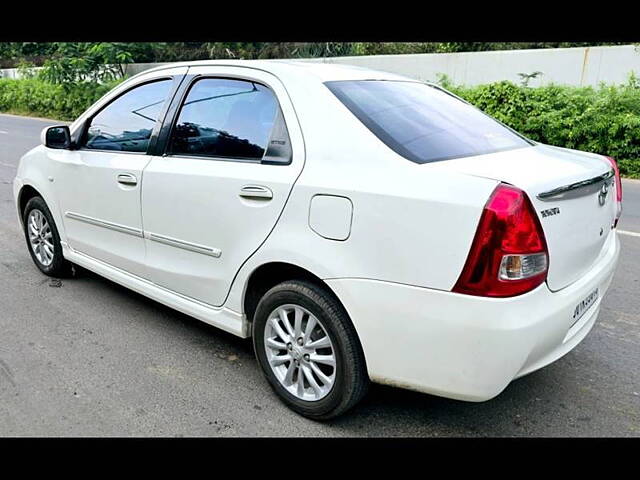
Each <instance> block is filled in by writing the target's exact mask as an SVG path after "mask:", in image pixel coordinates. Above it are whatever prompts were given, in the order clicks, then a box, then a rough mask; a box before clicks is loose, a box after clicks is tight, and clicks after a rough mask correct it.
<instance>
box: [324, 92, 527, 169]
mask: <svg viewBox="0 0 640 480" xmlns="http://www.w3.org/2000/svg"><path fill="white" fill-rule="evenodd" d="M325 85H326V86H327V87H328V88H329V90H330V91H331V92H332V93H333V94H334V95H335V96H336V97H337V98H338V99H339V100H340V101H341V102H342V103H343V104H344V105H345V106H346V107H347V108H348V109H349V110H350V111H351V112H352V113H353V114H354V115H355V116H356V117H357V118H358V119H359V120H360V121H361V122H362V123H363V124H364V125H365V126H366V127H367V128H368V129H369V130H371V132H372V133H373V134H375V135H376V136H377V137H378V138H379V139H380V140H381V141H383V142H384V143H385V144H386V145H387V146H388V147H390V148H391V149H393V150H394V151H395V152H396V153H398V154H399V155H402V156H403V157H405V158H407V159H409V160H411V161H412V162H416V163H428V162H436V161H440V160H447V159H451V158H460V157H470V156H474V155H482V154H486V153H492V152H497V151H502V150H510V149H515V148H522V147H526V146H529V145H531V143H530V142H529V141H528V140H526V139H525V138H524V137H522V136H520V135H519V134H517V133H515V132H514V131H512V130H511V129H509V128H507V127H505V126H504V125H502V124H501V123H499V122H498V121H496V120H494V119H492V118H491V117H489V116H488V115H486V114H484V113H482V112H481V111H480V110H478V109H477V108H475V107H473V106H471V105H469V104H468V103H466V102H463V101H462V100H460V99H458V98H456V97H455V96H453V95H451V94H449V93H447V92H445V91H443V90H441V89H439V88H436V87H433V86H430V85H428V84H424V83H420V82H412V81H387V80H357V81H334V82H326V83H325Z"/></svg>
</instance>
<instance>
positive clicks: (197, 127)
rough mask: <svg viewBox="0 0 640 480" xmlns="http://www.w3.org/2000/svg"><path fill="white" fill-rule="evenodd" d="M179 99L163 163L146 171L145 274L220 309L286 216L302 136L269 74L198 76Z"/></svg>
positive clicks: (192, 75)
mask: <svg viewBox="0 0 640 480" xmlns="http://www.w3.org/2000/svg"><path fill="white" fill-rule="evenodd" d="M181 90H182V92H181V93H179V94H177V95H176V98H178V97H179V98H180V100H179V102H178V103H176V104H175V106H172V108H175V112H174V113H173V114H171V113H170V114H168V115H167V120H166V122H170V123H169V125H170V128H167V138H166V150H165V154H164V155H162V156H154V157H153V158H152V160H151V162H150V163H149V165H148V166H147V167H146V168H145V170H144V184H143V191H142V211H143V216H144V230H145V242H146V254H147V257H146V258H147V268H148V269H149V275H150V279H151V280H152V281H153V282H154V283H156V284H158V285H161V286H163V287H165V288H168V289H170V290H172V291H174V292H177V293H180V294H182V295H185V296H187V297H189V298H191V299H195V300H198V301H201V302H204V303H206V304H209V305H213V306H219V305H222V304H223V303H224V301H225V298H226V296H227V293H228V291H229V289H230V287H231V283H232V281H233V279H234V276H235V274H236V273H237V271H238V270H239V268H240V267H241V266H242V264H243V263H244V262H245V260H246V259H247V258H248V257H249V256H250V255H251V254H252V253H253V252H255V251H256V250H257V249H258V247H259V246H260V245H261V244H262V242H263V241H264V240H265V239H266V238H267V236H268V235H269V233H270V232H271V230H272V229H273V227H274V226H275V224H276V222H277V220H278V218H279V216H280V214H281V212H282V210H283V208H284V206H285V203H286V201H287V198H288V196H289V193H290V191H291V188H292V187H293V184H294V182H295V180H296V178H297V177H298V175H299V174H300V171H301V170H302V165H303V162H304V147H303V143H302V135H301V133H300V129H299V126H298V122H297V119H296V117H295V112H294V110H293V107H292V105H291V103H290V100H289V97H288V95H287V94H286V91H285V89H284V86H283V85H282V83H281V82H280V81H279V80H278V79H277V78H276V77H274V76H273V75H271V74H269V73H267V72H264V71H261V70H255V69H248V68H238V67H221V66H218V67H213V66H211V67H204V66H203V67H195V68H194V67H192V68H191V69H190V70H189V76H188V77H187V79H185V82H184V84H183V87H181ZM170 112H171V111H170ZM170 117H171V118H170ZM165 125H166V124H165ZM163 130H164V128H163Z"/></svg>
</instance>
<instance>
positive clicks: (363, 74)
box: [136, 60, 416, 82]
mask: <svg viewBox="0 0 640 480" xmlns="http://www.w3.org/2000/svg"><path fill="white" fill-rule="evenodd" d="M204 66H229V67H245V68H255V69H258V70H263V71H266V72H269V73H272V74H273V75H275V76H277V77H279V78H280V79H281V80H282V79H285V78H287V77H288V76H295V77H299V76H306V77H309V79H314V80H316V81H319V82H327V81H337V80H403V81H407V80H408V81H416V80H415V79H412V78H409V77H404V76H402V75H397V74H395V73H390V72H383V71H379V70H372V69H369V68H364V67H358V66H355V65H344V64H336V63H328V62H324V61H316V60H313V61H311V60H198V61H191V62H178V63H169V64H164V65H162V66H159V67H156V68H152V69H150V70H145V71H144V72H141V74H142V73H150V72H154V71H160V70H164V69H166V68H173V67H204ZM139 75H140V74H139ZM136 76H137V75H136Z"/></svg>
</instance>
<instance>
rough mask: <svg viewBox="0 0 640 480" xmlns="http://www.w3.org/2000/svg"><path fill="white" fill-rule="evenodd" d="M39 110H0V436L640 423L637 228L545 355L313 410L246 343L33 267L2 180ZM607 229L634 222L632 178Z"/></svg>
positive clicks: (636, 194)
mask: <svg viewBox="0 0 640 480" xmlns="http://www.w3.org/2000/svg"><path fill="white" fill-rule="evenodd" d="M51 123H52V122H50V121H43V120H36V119H26V118H21V117H12V116H6V115H0V435H1V436H156V435H162V436H313V437H317V436H442V437H445V436H640V283H639V277H640V236H631V235H621V236H620V238H621V242H622V254H621V261H620V265H619V267H618V270H617V273H616V276H615V278H614V280H613V284H612V287H611V289H610V291H609V293H608V294H607V295H606V297H605V298H604V301H603V306H602V310H601V314H600V317H599V320H598V322H597V324H596V325H595V327H594V328H593V330H592V332H591V333H590V334H589V335H588V336H587V338H586V339H585V340H584V341H583V342H582V343H581V344H580V345H579V346H578V347H577V348H576V349H574V350H573V351H572V352H570V353H569V354H568V355H566V356H565V357H564V358H562V359H561V360H559V361H557V362H556V363H554V364H552V365H550V366H548V367H546V368H544V369H542V370H539V371H538V372H535V373H533V374H531V375H528V376H526V377H524V378H521V379H519V380H516V381H514V382H512V383H511V385H510V386H509V387H507V389H506V390H505V391H504V392H503V393H502V394H500V395H499V396H498V397H496V398H495V399H493V400H491V401H488V402H485V403H466V402H460V401H455V400H448V399H443V398H438V397H434V396H430V395H423V394H419V393H414V392H409V391H404V390H399V389H395V388H391V387H383V386H375V385H374V386H373V387H372V388H371V390H370V393H369V394H368V396H367V397H366V398H365V399H364V401H363V402H362V403H361V404H360V405H358V406H357V407H356V408H355V409H354V410H352V411H351V412H349V413H347V414H346V415H345V416H343V417H342V418H339V419H337V420H335V421H332V422H330V423H324V424H323V423H316V422H313V421H309V420H307V419H305V418H302V417H300V416H298V415H296V414H294V413H293V412H291V411H290V410H288V409H287V408H286V407H284V406H283V405H282V404H281V403H280V402H279V401H278V399H277V398H276V397H275V395H274V394H273V393H272V392H271V390H270V389H269V387H268V385H267V384H266V382H265V381H264V380H263V378H262V376H261V373H260V371H259V370H258V366H257V364H256V361H255V360H254V358H253V353H252V349H251V344H250V342H249V341H247V340H241V339H238V338H236V337H234V336H232V335H230V334H227V333H225V332H223V331H221V330H218V329H216V328H213V327H210V326H208V325H206V324H204V323H201V322H199V321H197V320H195V319H192V318H190V317H187V316H185V315H182V314H180V313H178V312H175V311H173V310H171V309H169V308H167V307H164V306H162V305H160V304H158V303H156V302H154V301H152V300H149V299H146V298H145V297H142V296H140V295H138V294H136V293H133V292H131V291H129V290H127V289H125V288H124V287H121V286H119V285H117V284H115V283H112V282H110V281H108V280H106V279H103V278H101V277H99V276H97V275H95V274H92V273H90V272H88V271H86V270H82V271H80V273H79V275H78V276H77V277H76V278H74V279H69V280H64V281H63V283H62V285H61V286H59V287H55V286H53V284H52V283H51V282H50V279H49V278H48V277H45V276H44V275H42V274H41V273H40V272H39V271H38V270H37V269H36V267H35V266H34V265H33V263H32V261H31V258H30V257H29V254H28V252H27V247H26V245H25V241H24V238H23V235H22V232H21V231H20V229H19V227H18V223H17V217H16V213H15V211H14V206H13V199H12V187H11V183H12V180H13V177H14V176H15V171H16V165H17V163H18V159H19V157H20V156H21V155H22V154H23V153H24V152H26V151H27V150H28V149H29V148H31V147H33V146H35V145H37V144H38V143H39V134H40V131H41V129H42V128H43V127H44V126H46V125H48V124H51ZM624 196H625V203H624V209H625V210H624V214H623V218H622V220H621V223H620V229H621V230H624V231H629V232H638V233H640V182H636V181H625V183H624Z"/></svg>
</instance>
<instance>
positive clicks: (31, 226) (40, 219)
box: [22, 197, 72, 277]
mask: <svg viewBox="0 0 640 480" xmlns="http://www.w3.org/2000/svg"><path fill="white" fill-rule="evenodd" d="M22 219H23V224H24V235H25V238H26V240H27V246H28V248H29V253H30V254H31V258H32V259H33V263H35V264H36V267H38V268H39V269H40V271H41V272H42V273H44V274H45V275H49V276H51V277H64V276H67V275H69V274H70V273H71V271H72V265H71V263H70V262H68V261H67V260H65V259H64V257H63V256H62V245H61V244H60V235H59V234H58V229H57V228H56V224H55V222H54V221H53V216H52V215H51V212H50V211H49V208H48V207H47V204H46V203H45V201H44V200H43V199H42V197H33V198H32V199H30V200H29V201H28V202H27V205H26V207H25V209H24V212H23V217H22Z"/></svg>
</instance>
